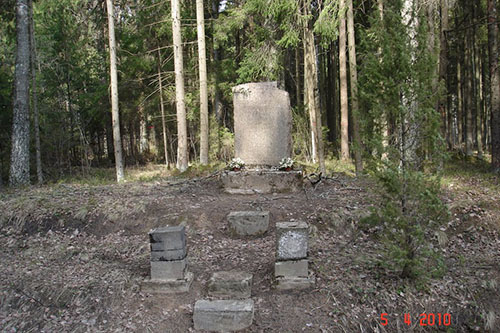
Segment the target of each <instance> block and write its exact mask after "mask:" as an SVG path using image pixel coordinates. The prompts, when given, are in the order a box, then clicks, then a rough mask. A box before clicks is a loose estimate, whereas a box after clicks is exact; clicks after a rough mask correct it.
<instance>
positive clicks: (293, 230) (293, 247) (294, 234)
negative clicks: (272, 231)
mask: <svg viewBox="0 0 500 333" xmlns="http://www.w3.org/2000/svg"><path fill="white" fill-rule="evenodd" d="M308 243H309V226H308V225H307V223H305V222H279V223H276V259H277V260H278V261H280V260H293V259H303V258H306V257H307V251H308Z"/></svg>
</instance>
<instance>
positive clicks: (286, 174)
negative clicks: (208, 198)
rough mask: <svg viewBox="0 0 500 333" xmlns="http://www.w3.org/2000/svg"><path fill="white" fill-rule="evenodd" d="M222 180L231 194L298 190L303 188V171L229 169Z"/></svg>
mask: <svg viewBox="0 0 500 333" xmlns="http://www.w3.org/2000/svg"><path fill="white" fill-rule="evenodd" d="M221 182H222V187H223V188H224V191H225V192H227V193H231V194H255V193H287V192H297V191H299V190H300V189H301V188H302V171H300V170H299V171H295V170H292V171H277V170H243V171H228V172H224V173H223V174H222V175H221Z"/></svg>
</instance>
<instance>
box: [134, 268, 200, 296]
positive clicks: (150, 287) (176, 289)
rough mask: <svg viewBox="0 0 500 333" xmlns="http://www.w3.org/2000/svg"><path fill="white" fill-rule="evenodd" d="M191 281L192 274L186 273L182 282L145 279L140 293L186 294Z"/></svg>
mask: <svg viewBox="0 0 500 333" xmlns="http://www.w3.org/2000/svg"><path fill="white" fill-rule="evenodd" d="M193 279H194V274H193V273H191V272H186V274H185V276H184V279H182V280H159V279H146V280H144V281H143V282H142V284H141V291H142V292H146V293H158V294H177V293H187V292H188V291H189V287H191V283H192V282H193Z"/></svg>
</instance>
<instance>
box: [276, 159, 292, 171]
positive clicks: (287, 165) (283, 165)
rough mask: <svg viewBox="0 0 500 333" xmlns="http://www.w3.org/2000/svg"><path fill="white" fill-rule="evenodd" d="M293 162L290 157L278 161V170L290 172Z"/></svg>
mask: <svg viewBox="0 0 500 333" xmlns="http://www.w3.org/2000/svg"><path fill="white" fill-rule="evenodd" d="M294 163H295V161H294V160H293V159H291V158H290V157H283V158H282V159H281V161H280V165H279V169H280V170H283V171H291V170H292V169H293V164H294Z"/></svg>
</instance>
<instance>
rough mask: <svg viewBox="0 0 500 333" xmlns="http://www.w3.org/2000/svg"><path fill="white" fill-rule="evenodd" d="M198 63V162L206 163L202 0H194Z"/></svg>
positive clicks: (205, 93) (205, 73) (206, 134)
mask: <svg viewBox="0 0 500 333" xmlns="http://www.w3.org/2000/svg"><path fill="white" fill-rule="evenodd" d="M196 21H197V26H198V30H197V31H198V63H199V71H200V163H201V164H208V88H207V54H206V49H205V16H204V10H203V0H196Z"/></svg>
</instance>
